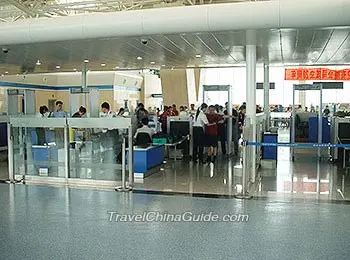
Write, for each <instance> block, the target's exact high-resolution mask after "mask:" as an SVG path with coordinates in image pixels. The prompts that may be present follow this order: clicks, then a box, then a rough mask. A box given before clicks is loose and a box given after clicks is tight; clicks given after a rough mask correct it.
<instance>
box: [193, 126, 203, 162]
mask: <svg viewBox="0 0 350 260" xmlns="http://www.w3.org/2000/svg"><path fill="white" fill-rule="evenodd" d="M204 139H205V136H204V130H203V127H193V160H197V159H199V160H203V151H204Z"/></svg>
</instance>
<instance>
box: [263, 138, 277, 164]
mask: <svg viewBox="0 0 350 260" xmlns="http://www.w3.org/2000/svg"><path fill="white" fill-rule="evenodd" d="M277 139H278V135H277V134H270V133H269V134H266V133H265V134H264V142H265V143H277V141H278V140H277ZM263 159H265V160H277V146H276V147H274V146H264V147H263Z"/></svg>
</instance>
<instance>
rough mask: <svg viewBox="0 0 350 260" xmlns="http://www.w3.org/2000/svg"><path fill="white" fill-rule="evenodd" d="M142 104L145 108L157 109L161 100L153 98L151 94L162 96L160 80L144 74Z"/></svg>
mask: <svg viewBox="0 0 350 260" xmlns="http://www.w3.org/2000/svg"><path fill="white" fill-rule="evenodd" d="M143 76H144V90H143V94H144V102H145V104H144V105H145V107H146V109H148V108H149V107H151V108H152V109H153V108H154V107H157V108H159V107H160V106H161V105H162V101H163V99H162V98H153V97H152V96H151V95H152V94H162V84H161V80H160V78H159V77H158V76H157V75H152V74H144V75H143Z"/></svg>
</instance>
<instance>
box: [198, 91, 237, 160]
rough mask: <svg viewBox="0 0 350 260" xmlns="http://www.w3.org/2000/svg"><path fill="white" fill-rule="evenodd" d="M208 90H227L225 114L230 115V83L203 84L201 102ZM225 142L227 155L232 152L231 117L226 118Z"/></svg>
mask: <svg viewBox="0 0 350 260" xmlns="http://www.w3.org/2000/svg"><path fill="white" fill-rule="evenodd" d="M210 91H227V94H228V95H227V98H228V100H227V101H228V102H227V103H228V105H227V106H228V107H227V114H228V115H232V86H231V85H203V92H202V96H203V98H202V99H203V103H204V93H205V92H210ZM227 126H228V127H227V144H228V155H230V154H232V146H231V143H232V118H229V119H228V124H227Z"/></svg>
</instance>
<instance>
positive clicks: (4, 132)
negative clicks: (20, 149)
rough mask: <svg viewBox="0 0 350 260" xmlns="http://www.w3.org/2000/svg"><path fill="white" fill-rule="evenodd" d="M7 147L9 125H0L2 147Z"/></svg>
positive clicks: (0, 143) (0, 145)
mask: <svg viewBox="0 0 350 260" xmlns="http://www.w3.org/2000/svg"><path fill="white" fill-rule="evenodd" d="M2 146H7V123H0V147H2Z"/></svg>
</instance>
